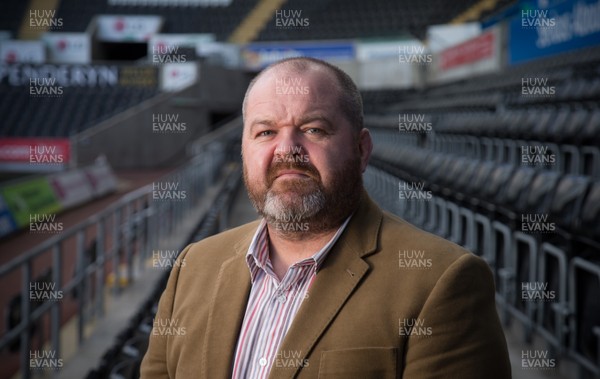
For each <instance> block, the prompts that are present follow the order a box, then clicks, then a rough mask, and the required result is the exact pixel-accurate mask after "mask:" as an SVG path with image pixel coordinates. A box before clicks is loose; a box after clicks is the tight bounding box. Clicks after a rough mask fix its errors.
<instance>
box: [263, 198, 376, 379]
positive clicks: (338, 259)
mask: <svg viewBox="0 0 600 379" xmlns="http://www.w3.org/2000/svg"><path fill="white" fill-rule="evenodd" d="M381 220H382V213H381V210H379V208H378V207H377V206H376V205H375V204H374V203H373V202H372V201H371V199H369V197H368V195H367V194H366V193H363V198H362V200H361V203H360V205H359V208H358V209H357V211H356V213H355V214H354V215H353V216H352V219H351V220H350V223H349V224H348V226H347V228H346V230H345V231H344V233H343V234H342V236H341V237H340V239H339V240H338V242H337V243H336V244H335V246H334V247H333V248H332V249H331V251H330V252H329V253H328V256H327V258H326V259H325V261H324V262H323V266H322V267H321V268H320V270H319V272H318V273H317V276H316V278H315V281H314V282H313V284H312V286H311V288H310V289H309V292H308V297H307V298H306V300H304V302H303V303H302V306H301V307H300V309H299V310H298V313H297V314H296V316H295V318H294V321H293V323H292V325H291V327H290V329H289V330H288V332H287V334H286V336H285V338H284V340H283V342H282V344H281V346H280V348H279V351H280V352H289V351H293V352H294V354H299V357H295V358H298V359H306V357H307V356H308V354H309V353H310V351H311V350H312V349H313V347H314V345H315V343H316V342H317V341H318V339H319V337H320V336H321V335H322V334H323V333H324V332H325V330H326V329H327V327H328V326H329V324H330V323H331V322H332V321H333V319H334V318H335V316H336V315H337V314H338V312H339V311H340V309H341V308H342V307H343V305H344V303H345V302H346V300H347V299H348V297H349V296H350V295H351V294H352V292H353V291H354V289H355V288H356V287H357V286H358V285H359V283H360V281H361V280H362V278H363V277H364V276H365V274H366V273H367V272H368V270H369V265H368V264H367V263H366V262H365V261H364V260H363V259H362V258H363V257H364V256H366V255H368V254H370V253H373V252H375V251H376V249H377V239H378V238H377V237H378V234H379V227H380V224H381ZM299 369H300V367H294V368H292V369H290V368H289V367H288V368H284V367H275V366H274V367H272V369H271V373H270V375H269V378H271V379H275V378H293V377H294V376H295V375H296V373H297V372H298V370H299Z"/></svg>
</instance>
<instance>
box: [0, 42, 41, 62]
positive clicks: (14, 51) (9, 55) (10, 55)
mask: <svg viewBox="0 0 600 379" xmlns="http://www.w3.org/2000/svg"><path fill="white" fill-rule="evenodd" d="M45 60H46V50H44V44H43V42H41V41H16V40H6V41H0V62H3V63H44V61H45Z"/></svg>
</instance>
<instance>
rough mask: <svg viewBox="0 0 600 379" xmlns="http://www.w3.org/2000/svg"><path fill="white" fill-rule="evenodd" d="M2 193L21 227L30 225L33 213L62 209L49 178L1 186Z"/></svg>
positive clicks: (49, 212) (52, 211) (47, 212)
mask: <svg viewBox="0 0 600 379" xmlns="http://www.w3.org/2000/svg"><path fill="white" fill-rule="evenodd" d="M0 195H2V196H3V197H4V201H5V202H6V205H7V207H8V209H10V211H11V213H12V215H13V217H14V219H15V221H16V223H17V225H18V226H19V227H24V226H25V225H28V224H29V222H30V218H31V215H33V214H52V213H57V212H58V211H60V210H61V205H60V203H59V202H58V199H57V198H56V196H55V194H54V191H53V190H52V187H51V186H50V183H49V182H48V179H47V178H36V179H29V180H25V181H22V182H19V183H15V184H9V185H7V186H5V187H2V188H0Z"/></svg>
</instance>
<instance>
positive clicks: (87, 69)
mask: <svg viewBox="0 0 600 379" xmlns="http://www.w3.org/2000/svg"><path fill="white" fill-rule="evenodd" d="M41 80H43V81H48V82H50V83H52V85H56V86H61V87H114V86H117V85H118V84H119V68H118V66H116V65H110V66H109V65H55V64H44V65H28V64H15V65H8V64H0V84H8V85H9V86H13V87H18V86H30V85H32V83H33V84H34V85H37V83H38V81H41Z"/></svg>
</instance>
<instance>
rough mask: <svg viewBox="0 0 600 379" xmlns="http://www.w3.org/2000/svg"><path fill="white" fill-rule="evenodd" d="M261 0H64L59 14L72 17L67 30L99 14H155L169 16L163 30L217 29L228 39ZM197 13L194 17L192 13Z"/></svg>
mask: <svg viewBox="0 0 600 379" xmlns="http://www.w3.org/2000/svg"><path fill="white" fill-rule="evenodd" d="M256 3H257V0H233V1H232V2H231V3H230V4H228V5H223V6H221V5H217V6H213V5H202V4H200V3H198V4H195V5H188V6H183V5H167V6H165V5H157V4H156V3H154V4H153V3H152V2H150V1H149V2H147V3H146V5H143V4H142V2H137V3H136V4H134V5H121V4H112V2H107V1H103V0H92V1H87V2H85V3H82V2H81V1H77V0H63V1H61V3H60V7H59V8H58V12H57V17H63V18H64V19H67V20H70V22H69V23H68V25H65V29H64V30H65V31H78V32H81V31H84V30H85V29H86V28H87V27H88V25H89V23H90V21H91V20H92V18H93V17H94V16H95V15H98V14H113V15H153V14H160V15H161V16H162V17H164V18H165V24H164V26H163V28H164V30H163V33H213V34H215V35H216V38H217V39H218V40H219V41H223V40H225V39H226V38H227V37H228V36H229V34H231V32H232V31H233V29H234V28H235V27H236V26H237V25H238V24H239V23H240V22H241V20H242V19H243V18H244V16H245V15H246V14H247V13H248V12H249V11H250V9H252V8H253V7H254V5H255V4H256ZM190 15H193V17H190Z"/></svg>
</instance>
